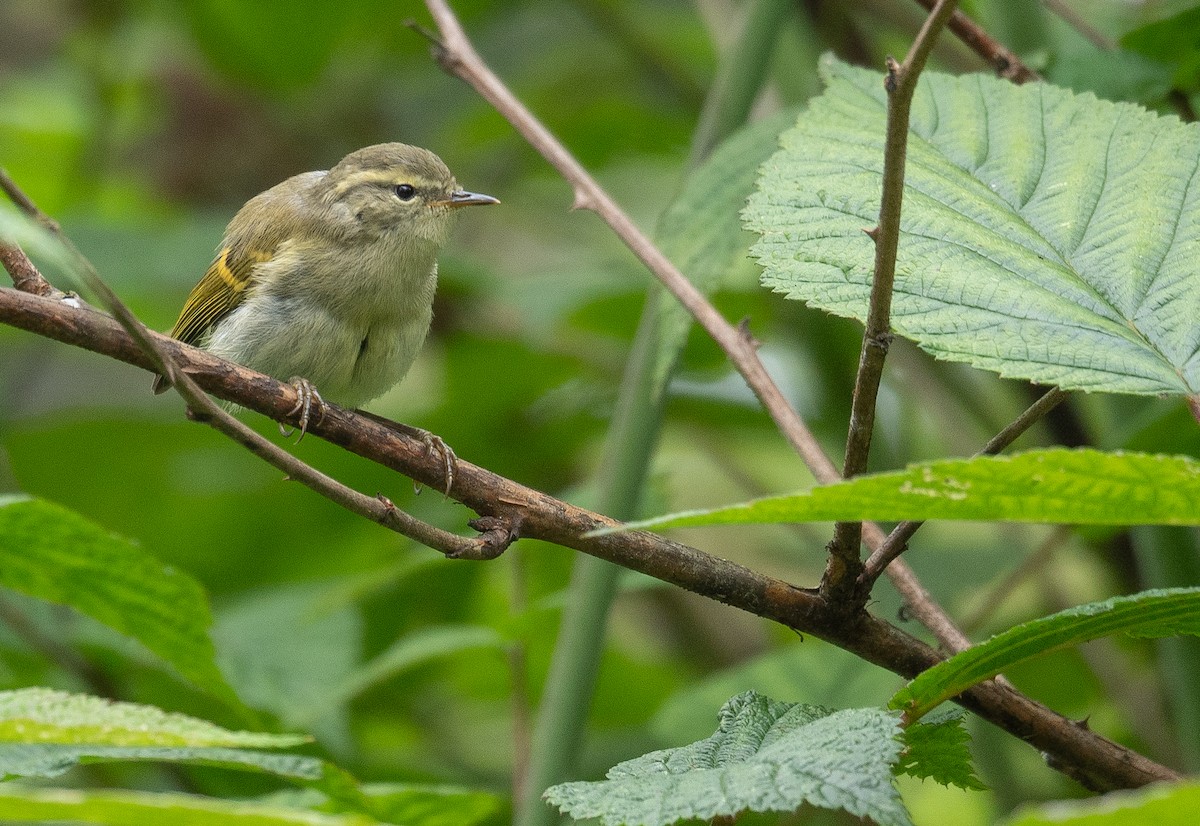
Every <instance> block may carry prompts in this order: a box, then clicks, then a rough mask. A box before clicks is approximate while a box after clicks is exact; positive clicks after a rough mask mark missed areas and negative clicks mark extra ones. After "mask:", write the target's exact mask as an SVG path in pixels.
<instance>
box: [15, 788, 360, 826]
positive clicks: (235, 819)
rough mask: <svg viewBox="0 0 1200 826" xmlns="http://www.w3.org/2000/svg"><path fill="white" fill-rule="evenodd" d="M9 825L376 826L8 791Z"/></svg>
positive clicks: (255, 809) (173, 801)
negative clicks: (18, 823) (46, 823)
mask: <svg viewBox="0 0 1200 826" xmlns="http://www.w3.org/2000/svg"><path fill="white" fill-rule="evenodd" d="M0 819H3V821H4V822H5V823H14V822H22V823H43V822H51V823H64V822H71V823H99V824H111V826H197V824H201V823H202V824H205V826H374V824H377V823H379V821H377V820H373V819H371V818H369V817H366V816H363V815H357V814H350V815H329V814H319V813H317V812H307V811H304V810H303V809H290V808H287V807H286V806H278V805H272V804H265V803H256V802H249V801H233V800H217V799H214V798H210V797H200V796H199V795H185V794H154V793H151V792H122V791H63V790H57V789H24V788H15V787H13V786H6V787H5V789H4V791H2V792H0Z"/></svg>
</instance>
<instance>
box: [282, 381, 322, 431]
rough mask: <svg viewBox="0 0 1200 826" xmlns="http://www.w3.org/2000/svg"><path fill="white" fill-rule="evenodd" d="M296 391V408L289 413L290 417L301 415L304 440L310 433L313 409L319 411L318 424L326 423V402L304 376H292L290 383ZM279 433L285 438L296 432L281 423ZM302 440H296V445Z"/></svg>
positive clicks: (301, 429)
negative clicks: (306, 434) (309, 423)
mask: <svg viewBox="0 0 1200 826" xmlns="http://www.w3.org/2000/svg"><path fill="white" fill-rule="evenodd" d="M289 383H290V384H291V385H292V387H293V388H294V389H295V390H296V396H297V397H298V398H297V399H296V406H295V407H293V408H292V409H291V410H289V411H288V415H289V416H295V415H296V414H297V413H299V414H300V439H303V438H304V434H305V433H307V432H308V422H309V420H310V416H311V413H312V410H313V408H314V407H315V408H316V410H317V424H320V423H321V422H323V421H325V412H326V410H327V408H326V406H325V400H324V399H322V398H321V394H320V393H318V392H317V388H315V387H313V384H312V382H310V381H309V380H308V379H306V378H304V377H302V376H292V379H291V381H290V382H289ZM279 432H280V433H282V434H283V435H284V436H285V437H286V436H291V435H292V434H293V433H295V432H296V431H295V430H294V429H292V428H289V427H287V426H286V425H284V424H282V423H280V425H279ZM300 439H297V440H296V444H300Z"/></svg>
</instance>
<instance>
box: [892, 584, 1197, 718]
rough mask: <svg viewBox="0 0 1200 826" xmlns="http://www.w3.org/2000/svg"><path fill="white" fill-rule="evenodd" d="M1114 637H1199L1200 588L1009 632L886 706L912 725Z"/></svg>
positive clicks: (1073, 612)
mask: <svg viewBox="0 0 1200 826" xmlns="http://www.w3.org/2000/svg"><path fill="white" fill-rule="evenodd" d="M1113 634H1129V635H1130V636H1135V637H1169V636H1176V635H1179V634H1191V635H1193V636H1194V635H1197V634H1200V588H1177V589H1170V590H1157V591H1143V592H1142V593H1140V594H1133V595H1131V596H1127V597H1113V598H1112V599H1109V600H1105V601H1103V602H1093V603H1089V604H1087V605H1079V606H1076V607H1074V608H1068V609H1067V610H1065V611H1060V612H1058V613H1057V614H1052V615H1050V616H1048V617H1042V618H1041V619H1037V620H1033V621H1032V622H1026V623H1022V624H1021V625H1017V626H1014V627H1013V628H1010V629H1008V630H1007V631H1005V632H1003V633H1001V634H997V635H996V636H994V637H992V638H991V639H990V640H988V641H987V642H984V643H980V644H979V645H976V646H972V647H971V648H968V649H967V650H966V651H963V652H961V653H959V654H956V655H954V656H953V657H951V658H950V659H948V660H946V661H945V662H942V663H938V664H937V665H936V666H934V667H933V668H930V669H928V670H927V671H924V672H922V673H921V674H920V676H918V677H917V678H916V679H914V680H913V681H912V682H911V683H909V684H908V685H907V686H905V687H904V688H903V689H901V690H900V691H899V692H897V693H896V696H894V697H893V698H892V700H891V702H890V703H889V705H890V706H891V707H892V708H897V709H902V710H903V711H904V713H905V714H906V715H907V717H908V719H910V720H916V719H919V718H920V717H921V716H923V715H924V714H926V713H927V712H929V710H930V709H932V708H934V707H935V706H937V705H938V704H939V703H941V702H943V701H944V700H948V699H949V698H951V697H953V696H954V695H956V694H961V693H962V692H963V691H965V690H966V689H968V688H970V687H971V686H973V685H975V684H976V683H979V682H982V681H983V680H986V679H988V678H990V677H994V676H996V675H997V674H999V673H1000V672H1002V671H1004V670H1005V669H1007V668H1011V667H1013V666H1015V665H1017V664H1018V663H1022V662H1025V661H1026V660H1029V659H1032V658H1033V657H1040V656H1041V655H1043V654H1048V653H1050V652H1051V651H1056V650H1058V649H1061V648H1066V647H1068V646H1072V645H1078V644H1079V643H1081V642H1087V641H1088V640H1094V639H1097V638H1099V637H1107V636H1111V635H1113Z"/></svg>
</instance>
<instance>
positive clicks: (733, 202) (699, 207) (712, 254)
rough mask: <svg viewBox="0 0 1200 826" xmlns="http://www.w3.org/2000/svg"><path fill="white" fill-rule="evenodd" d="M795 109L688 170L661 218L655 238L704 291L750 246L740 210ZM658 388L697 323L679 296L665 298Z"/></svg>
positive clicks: (748, 129) (731, 139) (767, 120)
mask: <svg viewBox="0 0 1200 826" xmlns="http://www.w3.org/2000/svg"><path fill="white" fill-rule="evenodd" d="M795 116H796V115H795V112H793V111H785V112H778V113H776V114H775V115H773V116H771V117H769V118H764V119H763V120H761V121H758V122H757V123H753V124H751V125H749V126H746V127H745V128H743V129H741V130H740V131H739V132H737V133H736V134H734V135H732V136H731V137H729V138H728V139H727V140H725V141H724V142H722V143H721V145H720V146H718V147H717V149H716V150H715V151H713V153H712V155H710V156H709V157H708V159H707V160H706V161H705V162H704V163H703V164H701V165H700V166H699V167H698V168H697V169H696V170H695V171H694V172H692V173H691V174H690V175H688V177H687V180H686V181H685V182H684V185H683V189H682V190H681V191H680V193H679V195H677V196H676V197H675V200H673V201H672V202H671V204H670V206H668V207H667V208H666V209H665V210H664V211H663V214H662V216H661V217H660V218H659V219H658V227H657V230H656V232H655V240H656V241H657V243H658V245H659V248H660V249H661V250H662V251H663V253H664V254H665V255H666V256H667V257H668V258H670V259H671V262H672V263H674V264H675V266H676V267H678V268H679V270H680V272H682V273H683V274H684V275H685V276H687V278H688V280H689V281H691V282H692V284H693V285H694V286H695V287H696V288H697V289H698V290H700V291H701V292H703V293H710V292H713V291H714V290H716V289H717V288H718V287H720V286H721V281H722V279H723V278H725V277H727V276H728V274H729V272H730V270H732V269H733V268H734V267H735V266H736V265H737V264H738V263H739V262H740V261H742V260H744V259H745V257H746V253H747V251H748V250H749V248H750V240H751V237H752V236H750V234H749V233H746V232H744V231H743V230H742V228H741V224H740V223H739V221H738V212H739V211H740V210H741V208H742V206H743V205H744V204H745V203H746V199H747V198H748V197H749V196H750V193H751V192H752V191H753V188H754V180H755V177H756V176H757V174H758V168H759V166H760V165H761V164H762V163H763V161H765V160H766V159H767V158H769V157H770V156H771V154H772V153H773V152H774V151H775V147H776V145H777V142H778V138H779V133H780V131H781V130H782V129H783V128H784V127H785V126H786V125H787V124H789V123H791V122H792V121H793V120H795ZM660 306H661V309H660V313H659V334H658V340H659V353H658V359H657V361H656V364H655V371H654V383H655V393H656V394H660V393H661V392H662V389H663V386H664V385H665V383H666V381H667V379H668V378H669V377H670V371H671V367H672V365H673V364H674V363H675V360H676V359H677V358H678V356H679V350H680V348H681V347H682V346H683V342H684V340H685V339H686V338H687V331H688V330H689V329H690V328H691V326H692V317H691V314H690V313H688V311H687V310H685V309H684V307H683V305H682V304H680V303H679V302H678V301H663V302H660Z"/></svg>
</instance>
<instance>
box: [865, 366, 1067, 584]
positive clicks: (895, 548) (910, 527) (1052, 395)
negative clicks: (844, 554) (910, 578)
mask: <svg viewBox="0 0 1200 826" xmlns="http://www.w3.org/2000/svg"><path fill="white" fill-rule="evenodd" d="M1066 398H1067V394H1066V393H1065V392H1064V391H1062V390H1060V389H1059V388H1057V387H1052V388H1051V389H1049V390H1047V391H1046V392H1045V393H1043V394H1042V396H1041V398H1039V399H1038V400H1037V401H1035V402H1034V403H1033V404H1031V405H1030V406H1029V407H1028V408H1026V409H1025V412H1024V413H1022V414H1021V415H1020V416H1018V417H1017V418H1016V419H1014V420H1013V421H1012V422H1011V423H1010V424H1009V425H1008V426H1007V427H1005V428H1004V429H1003V430H1001V431H1000V432H999V433H997V434H996V435H995V436H993V437H992V438H991V439H989V440H988V443H987V444H986V445H984V446H983V447H982V448H981V449H980V450H979V452H978V453H976V454H975V455H976V456H994V455H996V454H997V453H999V452H1000V451H1002V450H1004V449H1005V448H1006V447H1008V446H1009V445H1011V444H1012V443H1013V442H1015V441H1016V440H1017V438H1018V437H1020V435H1021V434H1022V433H1024V432H1025V431H1026V430H1028V429H1029V428H1030V427H1032V426H1033V425H1034V424H1035V423H1036V422H1038V421H1040V420H1041V418H1042V417H1043V416H1045V415H1046V414H1047V413H1049V412H1050V411H1051V410H1053V409H1054V408H1055V407H1057V406H1058V405H1060V404H1062V403H1063V402H1064V401H1065V400H1066ZM924 524H925V523H924V522H920V521H908V522H901V523H900V524H899V525H897V526H896V527H895V528H893V529H892V532H891V533H890V534H888V537H887V539H886V540H884V542H883V544H882V545H880V546H879V547H878V548H876V549H875V551H874V552H873V553H872V554H871V556H870V558H868V559H867V562H866V564H865V565H864V566H863V573H862V580H863V588H864V590H866V591H868V592H869V591H870V587H871V585H872V584H874V582H875V580H876V579H878V578H879V575H880V574H881V573H883V572H884V570H885V569H886V568H887V566H888V565H889V564H890V563H891V562H892V560H894V559H895V558H896V557H898V556H900V554H902V553H904V549H905V547H906V546H907V544H908V541H909V540H910V539H912V538H913V534H915V533H916V532H917V529H918V528H920V527H921V526H922V525H924Z"/></svg>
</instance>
